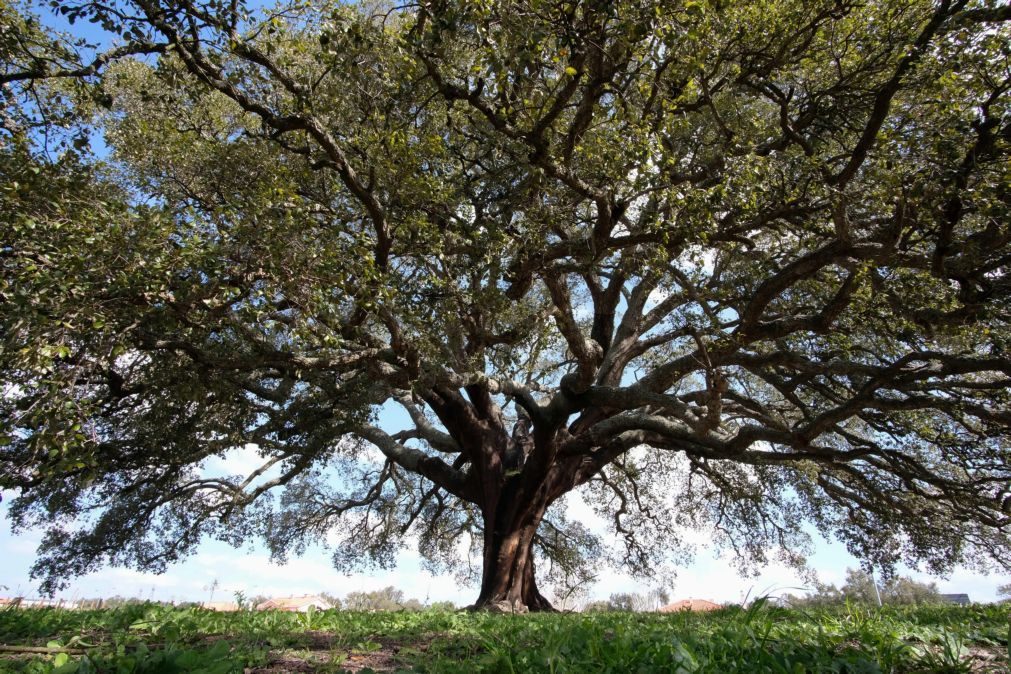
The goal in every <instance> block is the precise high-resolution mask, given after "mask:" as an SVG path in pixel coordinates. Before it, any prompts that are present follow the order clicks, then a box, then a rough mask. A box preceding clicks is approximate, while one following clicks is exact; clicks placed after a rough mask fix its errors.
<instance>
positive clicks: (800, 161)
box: [0, 0, 1011, 610]
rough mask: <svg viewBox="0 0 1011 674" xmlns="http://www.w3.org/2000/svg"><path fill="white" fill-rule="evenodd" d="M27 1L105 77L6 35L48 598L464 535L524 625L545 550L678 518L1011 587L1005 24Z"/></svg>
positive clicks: (14, 446)
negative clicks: (222, 469)
mask: <svg viewBox="0 0 1011 674" xmlns="http://www.w3.org/2000/svg"><path fill="white" fill-rule="evenodd" d="M57 6H58V7H59V10H60V12H61V13H62V14H63V15H64V16H65V17H66V18H69V19H73V20H76V21H78V22H84V21H90V22H91V23H92V24H94V25H95V26H97V27H99V28H100V29H101V30H104V31H105V32H106V37H105V38H103V40H102V41H101V43H100V44H99V45H98V46H97V48H89V47H88V46H87V45H78V44H75V43H74V42H73V41H72V39H71V38H70V37H69V36H63V37H60V36H59V35H56V34H54V33H47V32H46V30H44V29H43V28H41V27H40V24H39V22H38V21H36V20H33V19H31V18H30V17H28V16H27V14H24V13H21V14H19V13H18V12H16V11H15V10H14V9H13V8H12V7H11V6H9V5H7V4H4V5H3V13H4V17H5V19H6V20H5V21H4V26H5V27H4V28H2V29H0V50H2V51H0V54H2V56H3V63H2V66H3V70H2V71H0V82H3V86H4V88H3V105H4V107H3V110H4V115H3V131H0V134H2V138H3V143H4V145H3V154H2V158H0V175H2V185H0V189H2V190H3V194H4V196H3V199H4V208H3V210H2V215H0V220H2V227H3V229H2V234H0V236H2V239H0V265H2V269H3V276H2V280H0V307H2V309H0V335H2V336H0V339H2V343H0V373H2V375H0V376H2V380H3V386H4V389H3V396H2V400H0V410H2V424H3V428H2V433H3V439H2V442H3V444H2V446H0V458H2V465H0V486H3V487H5V488H8V489H10V488H13V489H16V490H18V492H17V494H18V495H17V497H16V498H15V500H14V502H13V503H12V505H11V511H10V512H11V517H12V518H13V521H14V523H15V524H16V526H18V527H21V528H24V527H32V526H46V527H48V529H49V533H48V535H47V536H46V538H45V540H44V542H43V544H42V547H41V549H40V556H39V560H38V563H37V566H36V567H35V573H36V574H37V575H39V576H40V577H41V578H42V579H43V581H44V588H46V589H48V590H53V589H56V588H58V587H59V586H60V583H62V582H63V581H64V580H65V579H66V578H68V577H70V576H73V575H76V574H81V573H86V572H88V571H91V570H93V569H94V568H96V567H97V566H98V565H101V564H105V563H112V564H126V565H133V566H136V567H138V568H144V569H154V570H161V569H164V568H165V567H166V565H167V564H169V563H171V562H172V561H174V560H177V559H179V558H180V557H181V556H184V555H185V554H187V553H188V552H190V551H191V550H192V549H193V548H194V546H195V545H196V544H197V543H198V542H199V541H200V540H201V539H202V538H204V537H207V536H214V537H218V538H222V539H224V540H229V541H232V542H234V543H237V544H238V543H241V542H243V541H246V540H248V539H249V538H250V537H256V536H262V537H264V538H265V539H266V541H267V542H268V543H269V545H270V546H271V549H272V551H273V552H274V553H275V555H277V556H278V557H283V556H284V555H285V554H287V553H289V552H298V551H299V550H301V549H302V548H304V546H305V545H307V544H309V543H313V542H316V541H319V540H323V539H325V540H328V541H329V542H330V544H331V546H332V547H333V552H334V561H335V563H336V564H338V565H339V566H349V565H354V564H357V563H362V562H366V561H369V560H372V561H376V562H379V563H380V564H388V563H390V562H391V561H392V560H393V558H394V555H395V553H396V551H397V550H398V549H399V548H400V547H401V546H402V545H404V544H405V541H415V540H416V541H417V542H418V545H419V547H420V551H421V553H422V554H423V555H424V556H425V557H426V558H427V559H429V560H431V561H432V562H433V564H442V563H448V562H450V561H452V560H453V559H456V558H458V557H459V555H460V552H461V547H462V546H464V545H466V543H467V542H468V541H469V542H472V543H473V544H474V546H475V549H474V553H475V554H474V558H475V559H476V560H479V561H478V565H479V567H480V568H479V569H478V571H479V574H480V578H481V584H480V588H481V589H480V594H479V596H478V599H477V602H476V605H477V606H486V605H495V606H498V607H508V608H510V609H517V610H522V609H524V608H529V609H546V608H549V607H550V604H549V603H548V601H547V600H546V599H545V598H544V596H542V594H541V592H540V591H539V590H538V584H537V577H536V575H535V570H534V564H535V560H538V561H539V563H540V564H541V569H542V572H543V571H544V570H545V566H544V565H545V564H550V570H549V575H551V576H552V578H562V577H564V576H566V575H569V576H571V575H572V574H578V573H579V572H580V571H581V570H582V571H583V572H585V571H586V563H588V562H589V563H596V562H597V561H599V560H600V559H601V558H604V559H609V560H612V561H618V562H623V563H625V564H626V565H627V566H628V567H629V568H631V569H632V570H633V571H640V572H648V571H650V570H651V569H653V568H655V567H656V564H657V563H658V561H660V560H662V559H663V558H664V557H666V556H668V555H670V554H675V555H676V554H677V552H678V551H679V550H681V549H682V548H683V545H682V542H683V541H682V534H681V532H683V531H684V530H685V529H686V528H693V527H705V528H707V529H706V530H708V531H710V532H712V539H713V541H714V543H715V544H718V545H723V546H726V547H729V548H731V549H733V550H734V551H735V552H736V553H737V555H738V556H739V557H740V558H741V559H742V560H750V561H762V560H763V559H765V557H766V556H767V555H769V554H772V553H773V552H776V553H777V554H781V555H784V556H785V557H786V558H788V559H791V560H793V561H799V560H800V559H802V556H803V552H804V549H805V542H806V541H807V538H808V531H809V530H810V527H811V526H812V525H813V527H815V528H817V529H818V530H819V531H821V532H823V533H825V534H827V535H831V536H834V537H836V538H839V539H840V540H843V541H845V543H846V544H847V545H848V546H849V548H850V550H851V551H852V552H853V553H854V554H856V555H858V556H859V557H860V558H862V559H863V560H865V561H866V562H867V563H869V564H874V565H880V566H884V567H890V566H892V565H894V564H895V563H897V562H900V561H902V562H907V563H911V564H916V563H923V564H925V565H926V566H927V567H928V568H930V569H931V570H934V571H944V570H945V569H950V568H951V567H952V566H953V565H955V564H963V563H965V564H975V565H977V566H978V567H986V566H987V565H988V564H990V565H993V564H997V563H999V564H1002V565H1003V566H1004V567H1005V568H1007V566H1008V563H1009V561H1008V560H1011V536H1009V533H1011V449H1009V444H1008V443H1009V439H1011V438H1009V435H1011V434H1009V422H1011V411H1009V408H1008V392H1007V388H1008V385H1009V384H1011V357H1009V354H1008V353H1007V349H1008V348H1009V344H1008V342H1009V338H1011V331H1009V322H1008V321H1009V298H1011V276H1009V262H1011V221H1009V217H1008V214H1009V212H1011V192H1009V189H1011V168H1009V167H1011V162H1009V149H1011V112H1009V107H1008V103H1009V95H1008V92H1009V89H1011V53H1009V49H1008V44H1009V38H1011V32H1009V30H1008V23H1007V22H1008V20H1009V19H1011V10H1009V8H1008V6H1007V5H1004V4H1002V3H998V2H988V1H969V0H941V1H939V2H935V1H931V0H888V1H885V0H860V1H856V0H762V1H759V2H730V1H728V0H681V1H676V2H663V3H657V2H648V1H646V0H594V1H592V2H575V1H572V0H473V1H463V0H458V1H457V0H421V1H420V2H417V3H412V4H407V5H404V6H400V7H394V6H382V7H380V6H370V5H362V6H351V5H346V4H344V3H341V2H336V1H327V0H307V1H304V2H301V1H300V2H295V3H282V4H280V5H278V6H276V7H273V8H270V9H265V8H251V7H244V6H243V4H242V3H241V2H236V1H235V0H230V1H228V0H205V1H200V0H132V1H129V2H128V1H126V0H123V1H119V2H102V3H99V2H78V3H73V2H64V3H57ZM78 25H79V24H78ZM94 31H95V29H92V31H90V32H89V34H93V33H94ZM89 133H90V134H91V137H92V146H93V147H95V148H97V149H95V150H90V149H89V146H88V140H87V134H89ZM61 134H62V136H61ZM59 138H63V141H60V140H58V139H59ZM99 138H100V139H101V142H99V141H98V139H99ZM54 139H57V140H54ZM59 142H64V147H63V150H59V149H58V148H57V149H53V148H51V147H50V146H49V145H48V144H50V143H59ZM395 410H399V411H400V415H399V416H394V415H393V412H394V411H395ZM399 420H402V422H401V421H399ZM243 447H245V448H246V451H247V452H253V453H255V454H256V455H257V456H259V457H261V459H262V466H260V467H258V468H257V469H256V470H254V471H251V472H250V473H248V474H245V475H220V474H217V473H213V472H211V471H209V470H208V468H207V467H208V465H209V464H208V461H209V460H211V459H212V458H213V457H215V456H218V457H220V456H225V455H227V454H228V453H229V452H230V451H234V450H235V449H236V448H243ZM577 489H578V490H581V492H582V493H583V495H584V497H585V498H586V499H587V500H588V501H589V502H590V503H591V504H593V505H594V506H595V507H596V508H598V510H599V511H600V512H601V513H607V514H608V516H609V517H610V522H611V524H612V526H613V530H614V533H616V534H617V536H616V538H615V540H616V541H617V543H616V544H615V545H614V546H607V545H602V542H601V541H600V540H598V539H597V537H595V536H594V535H593V534H592V532H590V531H588V530H587V529H586V528H585V526H583V525H582V524H581V523H579V522H572V521H567V520H566V518H565V515H564V510H563V508H562V507H560V506H561V504H563V503H564V500H563V497H564V496H565V495H566V494H568V493H570V492H572V491H573V490H577ZM464 557H465V558H466V555H464ZM581 564H582V566H581ZM542 580H543V577H542Z"/></svg>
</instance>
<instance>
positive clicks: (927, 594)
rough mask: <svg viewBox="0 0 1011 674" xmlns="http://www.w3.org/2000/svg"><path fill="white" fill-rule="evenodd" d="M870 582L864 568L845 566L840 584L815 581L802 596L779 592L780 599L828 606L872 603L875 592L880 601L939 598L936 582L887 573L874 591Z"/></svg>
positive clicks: (928, 601) (927, 601) (802, 605)
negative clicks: (780, 593) (810, 588)
mask: <svg viewBox="0 0 1011 674" xmlns="http://www.w3.org/2000/svg"><path fill="white" fill-rule="evenodd" d="M874 583H875V580H874V578H873V577H872V576H871V574H869V573H867V572H866V571H862V570H860V569H846V580H845V582H844V583H843V585H842V587H836V586H835V585H834V584H822V583H816V584H815V589H814V591H813V592H811V593H809V594H807V595H806V596H797V595H792V594H786V595H783V597H782V601H783V603H785V604H786V605H788V606H793V607H800V608H807V607H816V606H831V605H838V604H843V603H846V602H850V603H857V604H876V603H877V602H878V593H880V596H881V603H882V604H891V605H909V604H931V603H940V602H941V601H942V598H941V594H940V592H939V591H938V589H937V584H936V583H921V582H919V581H916V580H913V579H912V578H909V577H907V576H891V577H887V578H880V579H878V580H877V593H876V592H875V589H874Z"/></svg>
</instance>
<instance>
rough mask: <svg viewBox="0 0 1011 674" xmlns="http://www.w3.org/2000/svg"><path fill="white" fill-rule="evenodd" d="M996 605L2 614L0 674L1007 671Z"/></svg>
mask: <svg viewBox="0 0 1011 674" xmlns="http://www.w3.org/2000/svg"><path fill="white" fill-rule="evenodd" d="M1009 637H1011V627H1009V615H1008V609H1007V607H1006V606H973V607H966V608H963V607H955V606H927V607H916V608H903V609H899V608H888V607H886V608H884V609H876V608H873V609H872V608H867V607H862V606H847V607H844V608H839V609H834V610H819V611H796V610H788V609H781V608H775V607H771V606H769V605H767V604H765V603H763V602H758V603H757V604H755V605H754V606H752V607H751V608H749V609H740V608H728V609H725V610H722V611H717V612H714V613H710V614H689V613H682V614H674V615H655V614H633V613H597V614H553V615H545V614H541V615H530V616H503V615H490V614H469V613H456V612H439V611H424V612H414V613H409V612H402V613H356V612H344V611H325V612H315V613H307V614H293V613H277V612H238V613H214V612H211V611H206V610H203V609H196V608H172V607H165V606H158V605H153V604H152V605H136V606H127V607H124V608H120V609H115V610H103V611H65V610H58V609H39V610H32V609H26V610H20V609H11V610H6V611H3V612H0V644H3V646H2V647H0V651H2V652H0V671H3V672H24V673H36V672H60V673H64V672H76V673H78V674H82V673H85V672H116V673H117V674H118V673H132V672H206V673H212V674H225V673H230V672H237V673H243V674H267V673H280V672H334V673H339V672H369V671H373V672H384V671H385V672H438V673H447V674H448V673H455V672H459V673H461V674H462V673H470V672H510V673H511V672H517V673H519V672H549V673H551V674H555V673H559V674H560V673H563V672H638V673H649V672H665V673H666V672H674V673H678V674H687V673H689V672H721V673H722V672H749V673H750V672H784V673H785V672H789V673H802V672H840V673H841V672H854V673H855V672H860V673H871V672H1007V671H1011V646H1009Z"/></svg>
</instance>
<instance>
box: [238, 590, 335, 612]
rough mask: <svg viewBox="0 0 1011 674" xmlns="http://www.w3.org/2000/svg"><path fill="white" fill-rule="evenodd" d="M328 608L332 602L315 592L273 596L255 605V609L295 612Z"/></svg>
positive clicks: (331, 605)
mask: <svg viewBox="0 0 1011 674" xmlns="http://www.w3.org/2000/svg"><path fill="white" fill-rule="evenodd" d="M328 608H333V604H331V603H330V602H329V601H327V600H326V599H324V598H323V597H320V596H318V595H315V594H304V595H301V596H298V597H275V598H274V599H268V600H267V601H265V602H263V603H261V604H257V605H256V610H257V611H292V612H297V613H305V612H306V611H308V610H309V609H316V610H318V611H325V610H326V609H328Z"/></svg>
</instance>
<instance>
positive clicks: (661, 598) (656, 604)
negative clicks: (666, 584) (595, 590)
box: [583, 587, 670, 613]
mask: <svg viewBox="0 0 1011 674" xmlns="http://www.w3.org/2000/svg"><path fill="white" fill-rule="evenodd" d="M669 602H670V595H669V594H668V592H667V590H665V589H664V588H662V587H657V588H653V589H652V590H649V591H648V592H646V593H639V592H615V593H612V594H611V596H610V597H608V598H607V599H598V600H594V601H590V602H587V603H586V604H585V605H584V606H583V611H584V612H595V611H625V612H630V613H643V612H646V611H656V610H658V609H659V608H660V607H662V606H664V605H666V604H668V603H669Z"/></svg>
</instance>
